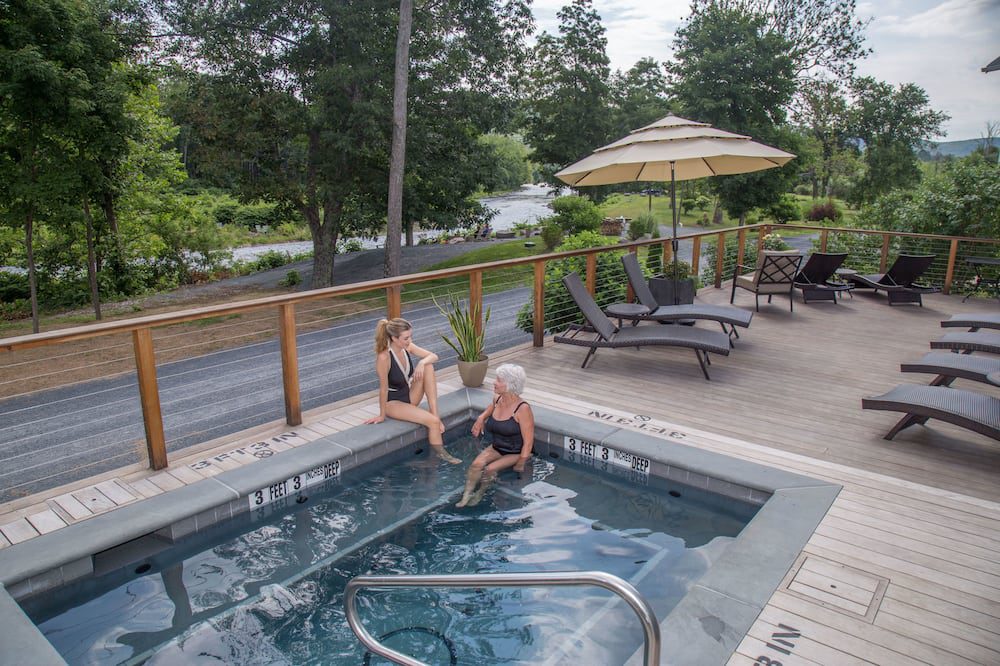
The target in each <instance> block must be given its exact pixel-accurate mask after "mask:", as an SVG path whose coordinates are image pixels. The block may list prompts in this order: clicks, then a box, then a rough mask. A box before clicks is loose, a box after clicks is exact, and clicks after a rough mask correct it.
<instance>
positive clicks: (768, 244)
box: [764, 234, 792, 252]
mask: <svg viewBox="0 0 1000 666" xmlns="http://www.w3.org/2000/svg"><path fill="white" fill-rule="evenodd" d="M764 249H765V250H772V251H778V252H782V251H784V250H791V249H792V246H791V245H789V244H788V243H786V242H785V241H784V240H783V239H782V238H781V234H765V235H764Z"/></svg>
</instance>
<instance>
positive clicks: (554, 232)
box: [542, 222, 563, 252]
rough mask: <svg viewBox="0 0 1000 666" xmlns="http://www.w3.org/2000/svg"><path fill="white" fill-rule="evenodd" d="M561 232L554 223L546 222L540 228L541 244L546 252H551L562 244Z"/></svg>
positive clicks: (560, 228)
mask: <svg viewBox="0 0 1000 666" xmlns="http://www.w3.org/2000/svg"><path fill="white" fill-rule="evenodd" d="M562 239H563V230H562V227H560V226H559V225H558V224H556V223H555V222H548V223H546V224H545V226H543V227H542V244H543V245H544V246H545V251H546V252H552V251H553V250H554V249H556V246H557V245H559V243H561V242H562Z"/></svg>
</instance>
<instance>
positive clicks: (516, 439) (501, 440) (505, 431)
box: [486, 400, 527, 455]
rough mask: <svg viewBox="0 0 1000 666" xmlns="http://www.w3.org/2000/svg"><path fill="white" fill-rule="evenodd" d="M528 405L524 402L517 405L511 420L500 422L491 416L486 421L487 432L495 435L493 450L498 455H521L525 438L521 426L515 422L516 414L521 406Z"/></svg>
mask: <svg viewBox="0 0 1000 666" xmlns="http://www.w3.org/2000/svg"><path fill="white" fill-rule="evenodd" d="M524 404H527V403H525V402H524V401H523V400H522V401H521V402H519V403H517V407H515V408H514V411H513V412H511V415H510V418H508V419H504V420H503V421H498V420H496V419H495V418H493V415H492V414H490V416H489V418H488V419H486V431H487V432H489V433H492V434H493V448H494V449H496V452H497V453H501V454H503V455H509V454H511V453H520V452H521V449H522V448H524V438H523V437H522V436H521V426H520V425H519V424H518V422H517V421H515V420H514V414H516V413H517V410H519V409H521V405H524ZM494 409H495V407H494Z"/></svg>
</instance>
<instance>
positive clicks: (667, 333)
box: [553, 273, 729, 379]
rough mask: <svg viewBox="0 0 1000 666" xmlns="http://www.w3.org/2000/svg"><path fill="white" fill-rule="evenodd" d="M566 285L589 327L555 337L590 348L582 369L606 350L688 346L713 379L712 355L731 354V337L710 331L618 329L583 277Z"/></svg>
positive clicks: (576, 326)
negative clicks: (603, 349)
mask: <svg viewBox="0 0 1000 666" xmlns="http://www.w3.org/2000/svg"><path fill="white" fill-rule="evenodd" d="M562 282H563V284H564V285H565V286H566V290H567V291H569V295H570V296H572V297H573V300H574V301H576V305H577V307H578V308H580V311H581V312H583V316H584V318H585V319H586V320H587V323H588V324H589V326H581V325H579V324H570V325H569V327H568V328H567V329H566V331H565V332H563V333H562V334H561V335H557V336H555V337H554V338H553V340H555V341H556V342H561V343H564V344H569V345H577V346H580V347H588V348H589V349H590V351H588V352H587V356H586V358H584V359H583V364H582V365H581V366H580V367H581V368H586V367H587V363H588V362H589V361H590V359H591V358H592V357H593V356H594V354H595V353H596V352H597V350H598V349H600V348H603V347H611V348H617V347H636V348H640V347H644V346H647V345H662V346H666V347H687V348H689V349H693V350H694V354H695V356H697V357H698V364H699V365H700V366H701V371H702V374H704V375H705V379H710V378H709V376H708V368H707V366H708V365H709V364H710V363H711V361H709V359H708V353H709V352H714V353H716V354H721V355H723V356H728V355H729V336H728V335H727V334H725V333H721V332H719V331H708V330H705V329H703V328H694V327H689V326H626V327H624V328H618V327H617V326H615V325H614V324H613V323H612V322H611V320H610V319H608V317H607V316H606V315H605V314H604V313H603V312H601V308H600V307H598V305H597V303H595V302H594V299H593V297H591V295H590V293H589V292H588V291H587V288H586V287H585V286H584V284H583V282H581V281H580V276H579V275H577V274H576V273H569V274H567V275H565V276H563V279H562ZM585 333H586V334H590V333H593V334H595V336H596V337H594V336H584V335H583V334H585Z"/></svg>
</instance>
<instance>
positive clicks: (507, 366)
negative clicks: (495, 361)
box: [497, 363, 528, 395]
mask: <svg viewBox="0 0 1000 666" xmlns="http://www.w3.org/2000/svg"><path fill="white" fill-rule="evenodd" d="M497 378H498V379H501V380H502V381H503V383H504V384H506V385H507V390H508V391H509V392H510V393H516V394H518V395H521V392H522V391H524V382H525V381H527V379H528V377H527V375H525V374H524V368H522V367H521V366H519V365H514V364H513V363H504V364H503V365H501V366H500V367H499V368H497Z"/></svg>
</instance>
